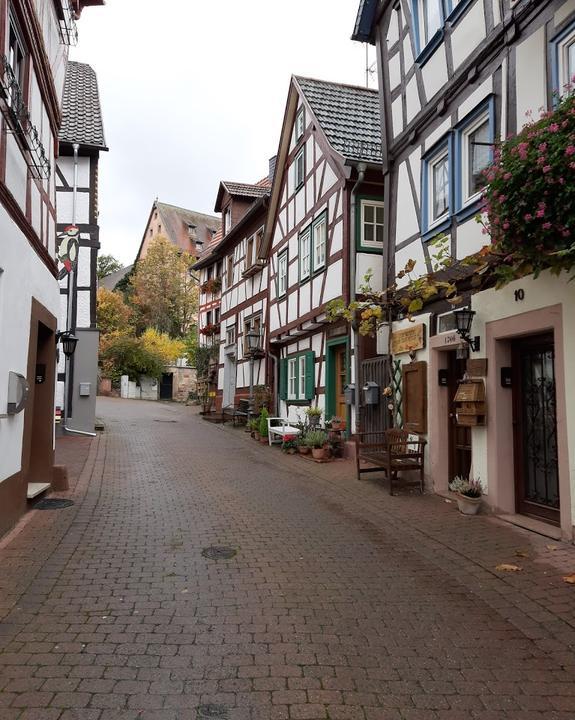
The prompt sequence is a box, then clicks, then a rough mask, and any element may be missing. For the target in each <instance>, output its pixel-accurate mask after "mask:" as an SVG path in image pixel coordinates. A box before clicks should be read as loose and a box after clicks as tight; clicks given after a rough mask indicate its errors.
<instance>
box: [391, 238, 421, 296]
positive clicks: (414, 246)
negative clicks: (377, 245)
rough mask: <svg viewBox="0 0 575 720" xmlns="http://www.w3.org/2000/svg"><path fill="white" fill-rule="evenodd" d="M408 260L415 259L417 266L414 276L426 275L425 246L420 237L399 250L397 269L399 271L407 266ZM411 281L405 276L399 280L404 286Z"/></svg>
mask: <svg viewBox="0 0 575 720" xmlns="http://www.w3.org/2000/svg"><path fill="white" fill-rule="evenodd" d="M408 260H415V268H414V270H413V273H412V275H413V277H418V276H419V275H425V274H426V272H427V267H426V265H425V255H424V254H423V246H422V245H421V240H419V238H418V239H417V240H414V241H413V242H412V243H410V244H409V245H408V246H407V247H405V248H403V249H402V250H397V251H396V253H395V270H396V272H398V271H399V270H402V269H403V268H404V267H405V264H406V263H407V261H408ZM408 282H409V280H408V278H407V277H405V278H403V280H399V281H398V286H399V287H403V286H404V285H407V283H408Z"/></svg>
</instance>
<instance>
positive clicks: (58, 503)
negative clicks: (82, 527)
mask: <svg viewBox="0 0 575 720" xmlns="http://www.w3.org/2000/svg"><path fill="white" fill-rule="evenodd" d="M73 504H74V501H73V500H66V499H65V498H45V499H44V500H40V501H39V502H37V503H36V505H34V510H60V509H62V508H67V507H70V506H71V505H73Z"/></svg>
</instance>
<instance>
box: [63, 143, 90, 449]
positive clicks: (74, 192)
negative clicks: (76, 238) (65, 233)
mask: <svg viewBox="0 0 575 720" xmlns="http://www.w3.org/2000/svg"><path fill="white" fill-rule="evenodd" d="M72 147H73V148H74V185H73V187H72V225H75V224H76V217H77V204H78V151H79V150H80V145H79V144H78V143H74V145H73V146H72ZM79 250H80V248H78V257H77V258H76V265H75V266H74V265H73V266H72V269H71V270H70V273H69V275H68V316H67V318H66V330H73V329H74V328H73V327H72V311H73V309H74V283H75V280H76V268H77V264H78V262H79V255H80V252H79ZM71 362H72V358H66V383H65V386H64V391H65V392H64V394H65V399H64V409H65V411H66V414H65V422H64V430H65V431H66V432H69V433H73V434H74V435H88V436H89V437H96V433H92V432H86V431H84V430H74V428H70V427H68V407H69V403H70V391H71V388H70V363H71Z"/></svg>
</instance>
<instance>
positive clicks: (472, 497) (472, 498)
mask: <svg viewBox="0 0 575 720" xmlns="http://www.w3.org/2000/svg"><path fill="white" fill-rule="evenodd" d="M449 489H450V490H451V492H453V493H455V496H456V500H457V507H458V508H459V512H460V513H462V514H463V515H476V514H477V513H478V512H479V507H480V506H481V496H482V495H483V486H482V484H481V480H480V479H479V478H477V479H475V478H469V479H467V478H463V477H461V476H459V475H458V476H457V477H455V478H454V479H453V480H452V481H451V482H450V483H449Z"/></svg>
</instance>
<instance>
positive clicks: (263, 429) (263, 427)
mask: <svg viewBox="0 0 575 720" xmlns="http://www.w3.org/2000/svg"><path fill="white" fill-rule="evenodd" d="M268 417H269V413H268V411H267V410H266V409H265V408H262V411H261V413H260V417H259V426H258V431H259V434H260V442H261V443H267V442H268V434H269V432H268Z"/></svg>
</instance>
